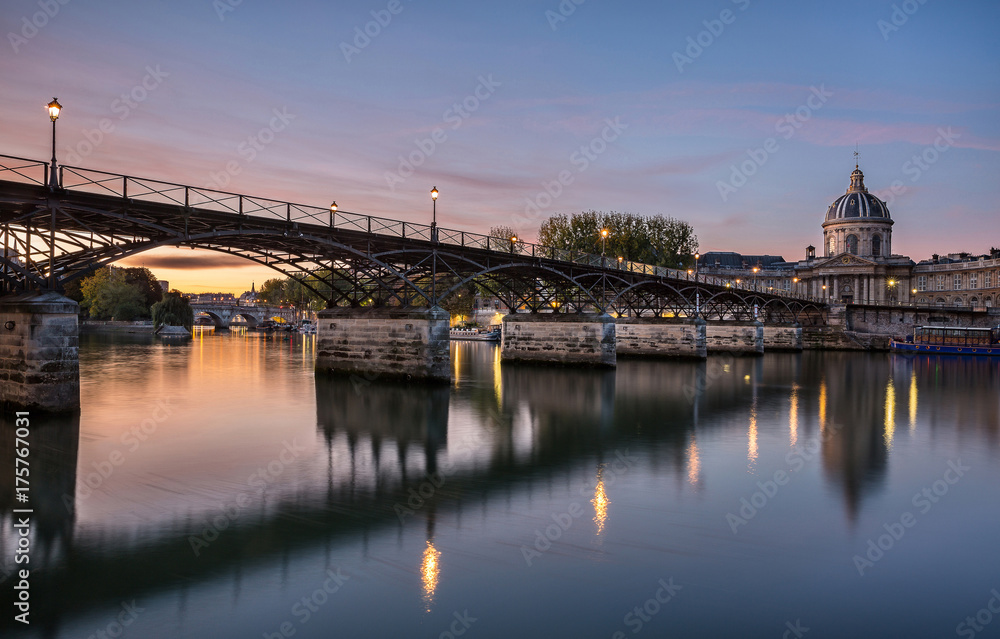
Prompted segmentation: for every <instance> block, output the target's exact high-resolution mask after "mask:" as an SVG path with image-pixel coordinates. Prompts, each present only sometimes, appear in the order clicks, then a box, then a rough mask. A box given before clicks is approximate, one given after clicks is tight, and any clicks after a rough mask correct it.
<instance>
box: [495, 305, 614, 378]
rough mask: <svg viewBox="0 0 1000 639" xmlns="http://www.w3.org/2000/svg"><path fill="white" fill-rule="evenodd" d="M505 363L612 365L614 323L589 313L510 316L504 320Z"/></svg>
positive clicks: (502, 346) (517, 314)
mask: <svg viewBox="0 0 1000 639" xmlns="http://www.w3.org/2000/svg"><path fill="white" fill-rule="evenodd" d="M500 358H501V359H502V360H503V361H508V362H534V363H541V364H573V365H584V366H614V365H615V364H616V363H617V360H616V357H615V320H614V318H612V317H611V316H610V315H596V314H589V313H512V314H510V315H506V316H505V317H504V318H503V337H502V339H501V349H500Z"/></svg>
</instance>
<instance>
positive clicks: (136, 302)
mask: <svg viewBox="0 0 1000 639" xmlns="http://www.w3.org/2000/svg"><path fill="white" fill-rule="evenodd" d="M80 291H81V292H82V294H83V300H82V302H81V306H83V307H84V308H86V309H87V312H88V313H89V314H90V317H92V318H93V319H103V320H106V319H115V320H121V321H125V322H130V321H132V320H137V319H143V318H146V317H149V307H148V306H146V303H145V298H144V295H143V292H142V290H141V289H140V288H139V287H138V286H135V285H134V284H129V283H128V282H127V281H126V278H125V274H124V273H123V272H122V270H121V269H111V268H109V267H104V268H101V269H98V270H97V271H96V272H95V273H94V274H93V275H91V276H90V277H88V278H86V279H85V280H84V281H83V282H82V283H81V284H80Z"/></svg>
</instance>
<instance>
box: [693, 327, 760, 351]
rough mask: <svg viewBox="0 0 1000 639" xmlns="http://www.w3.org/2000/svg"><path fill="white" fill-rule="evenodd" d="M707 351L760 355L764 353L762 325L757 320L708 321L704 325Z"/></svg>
mask: <svg viewBox="0 0 1000 639" xmlns="http://www.w3.org/2000/svg"><path fill="white" fill-rule="evenodd" d="M705 342H706V344H707V346H708V352H709V353H731V354H733V355H761V354H763V353H764V325H763V324H762V323H760V322H758V321H751V322H742V321H734V320H722V321H710V322H708V324H707V326H706V327H705Z"/></svg>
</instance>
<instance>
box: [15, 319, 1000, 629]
mask: <svg viewBox="0 0 1000 639" xmlns="http://www.w3.org/2000/svg"><path fill="white" fill-rule="evenodd" d="M205 339H206V343H208V344H220V343H221V342H210V341H209V340H211V339H218V338H205ZM196 347H197V344H195V345H194V346H193V347H192V348H196ZM213 348H214V347H213ZM288 348H289V349H291V350H293V351H294V349H300V348H301V349H302V353H303V357H305V356H306V353H307V351H308V342H303V343H302V344H301V345H297V344H296V343H290V344H289V347H288ZM452 348H453V349H454V350H453V357H452V361H453V369H454V370H453V372H454V375H453V383H452V385H451V387H440V386H426V387H424V386H407V385H404V384H400V383H392V382H384V381H381V380H378V379H373V380H369V379H364V378H359V377H323V376H318V377H317V378H316V379H315V396H316V398H317V399H316V428H317V436H318V438H319V439H320V440H321V443H322V449H323V453H324V456H323V458H322V459H316V460H312V462H311V463H312V466H310V467H308V468H307V469H306V472H302V473H299V474H297V475H296V476H295V480H294V485H292V486H288V487H283V488H282V489H281V490H276V491H274V492H273V493H268V494H276V495H277V497H275V498H272V499H270V500H269V501H267V502H266V503H264V502H262V501H260V499H259V496H258V495H256V494H255V495H253V496H252V501H253V503H251V505H249V506H248V507H247V508H246V509H245V510H244V511H243V512H242V513H241V514H240V516H239V517H238V518H236V519H235V520H233V521H231V522H229V523H227V525H226V528H225V529H224V530H222V531H220V533H219V540H218V541H217V542H214V543H212V544H211V545H210V547H208V548H206V549H205V550H204V551H203V552H200V553H199V554H197V555H196V554H195V553H194V552H192V544H191V537H192V535H200V534H202V533H203V531H204V529H205V523H206V521H209V520H210V515H211V514H217V511H213V510H212V509H211V508H209V509H207V510H206V511H204V512H196V511H189V512H188V513H185V512H182V511H181V510H177V511H175V512H172V513H164V514H163V517H164V519H163V520H161V521H157V522H153V524H152V525H150V526H149V527H147V528H143V527H141V526H140V527H139V528H138V529H131V530H130V529H128V528H127V527H126V528H125V529H122V528H119V527H118V526H117V525H116V522H115V521H93V520H91V521H89V522H88V523H87V525H85V526H83V525H81V524H80V522H79V521H77V516H76V515H75V514H74V513H75V510H74V509H72V508H67V506H66V504H64V499H63V495H76V502H77V505H78V506H79V505H80V504H81V503H82V500H81V499H80V490H81V489H82V488H83V487H81V486H80V485H78V484H77V481H78V477H85V476H86V475H87V474H89V472H90V471H91V467H92V466H93V463H92V462H93V461H95V460H91V459H88V460H86V462H84V461H83V460H81V467H80V468H78V467H77V457H78V447H79V436H80V424H79V422H78V421H76V420H70V421H65V420H64V421H56V420H47V421H46V422H45V423H44V425H42V424H39V426H38V427H36V429H35V430H34V431H33V435H32V436H33V441H32V458H31V459H32V469H33V470H32V482H33V483H32V500H33V501H32V505H33V507H34V508H35V515H34V517H35V519H34V522H35V524H34V526H35V527H34V529H33V538H32V547H33V555H32V576H33V578H32V586H31V588H32V601H33V602H34V603H33V613H34V614H35V615H37V616H34V617H33V619H37V620H38V625H37V626H36V627H43V628H44V631H43V633H42V634H43V636H45V635H52V636H54V635H55V633H56V632H57V631H58V630H59V629H60V627H62V626H63V625H64V624H71V623H73V622H74V620H76V619H78V618H79V617H80V616H82V615H85V614H87V613H88V612H89V611H91V610H93V609H94V608H95V607H113V606H115V605H117V604H118V602H120V601H122V600H132V599H134V598H139V599H142V598H151V597H153V596H156V595H158V594H161V593H169V592H173V593H180V594H179V595H178V598H177V602H178V603H177V606H178V608H177V610H176V611H175V613H174V614H175V615H176V616H177V618H178V619H181V620H183V618H184V615H185V603H184V602H185V596H184V595H183V593H185V592H187V590H188V589H189V588H191V587H194V586H197V585H199V584H204V583H206V582H209V581H218V580H220V579H227V580H229V581H230V583H231V596H232V599H233V601H238V600H239V599H240V597H241V592H242V589H243V575H244V574H245V573H247V572H250V571H256V570H259V569H262V568H264V569H266V568H267V567H268V566H269V565H273V564H274V563H275V562H278V561H280V563H281V566H282V567H283V568H282V571H283V574H285V572H286V571H287V570H288V566H289V562H290V561H291V559H290V558H291V556H292V555H301V554H302V553H303V552H306V551H309V550H322V549H325V553H326V555H325V556H326V557H327V562H328V565H329V563H330V562H329V556H330V552H331V547H332V546H335V545H337V544H348V543H352V542H353V540H358V539H360V540H361V544H362V555H363V556H365V557H370V552H371V550H370V548H369V545H368V544H369V539H370V538H371V536H372V535H374V534H377V533H382V532H386V531H392V530H396V531H398V535H399V536H400V539H401V536H402V535H403V531H404V530H407V529H409V527H413V526H419V527H422V530H423V534H424V537H425V548H424V551H423V553H422V555H421V557H420V558H419V565H416V564H415V565H414V566H412V570H413V571H414V572H416V573H418V574H419V576H420V589H421V590H420V592H419V593H414V594H415V596H417V597H419V598H421V599H422V603H423V605H424V606H425V607H426V609H427V610H431V609H433V608H434V606H435V596H436V592H437V591H438V589H439V587H440V584H441V582H442V580H446V579H447V578H448V575H447V573H446V572H445V571H444V570H443V568H442V565H443V563H444V562H443V560H442V556H441V554H442V550H441V549H440V548H439V547H438V546H437V545H436V535H437V532H438V531H437V525H438V520H439V519H440V517H441V515H442V514H447V515H448V520H449V522H456V524H455V525H457V526H458V527H459V528H461V525H462V524H461V522H462V517H463V514H467V513H468V512H469V511H472V512H475V511H477V510H482V512H483V513H485V512H486V509H487V508H491V507H493V506H488V504H492V503H494V502H496V501H497V500H500V501H501V502H503V501H506V502H507V503H508V504H509V503H510V500H511V499H512V496H513V495H515V494H518V495H522V496H523V495H527V497H526V499H527V500H528V501H529V502H530V501H531V500H532V499H533V495H534V494H535V493H536V492H541V493H543V494H544V493H545V492H546V491H549V490H551V487H552V485H553V484H567V485H578V484H582V485H585V486H589V487H590V490H592V492H591V493H590V494H588V495H587V499H586V504H587V505H588V507H589V508H591V509H592V510H591V511H590V512H589V513H587V514H586V519H588V520H590V519H592V520H593V534H594V535H595V536H600V535H602V534H603V533H604V531H605V528H606V526H607V525H609V523H610V522H613V519H614V507H613V506H614V499H616V498H615V497H610V498H609V493H608V490H607V487H606V486H605V480H606V479H608V478H607V477H606V474H607V473H609V472H610V471H609V470H608V468H609V467H610V466H609V465H610V464H611V463H612V462H614V461H615V455H616V452H618V453H620V452H621V451H623V450H627V451H629V452H628V455H629V456H630V458H631V459H634V460H635V463H637V464H638V465H639V466H641V467H642V469H643V472H644V473H647V474H649V475H650V476H652V477H654V478H660V480H659V481H662V480H669V481H670V482H672V483H673V484H674V485H675V486H676V487H677V490H682V491H685V490H693V491H695V492H696V493H697V492H698V491H700V490H703V487H704V485H705V484H706V483H708V482H712V481H716V476H718V477H719V480H718V481H723V480H724V479H725V477H726V476H727V475H729V474H732V473H734V472H739V473H743V472H746V469H744V468H742V467H740V468H736V469H735V470H733V469H732V468H725V467H721V466H720V465H719V463H718V460H715V461H710V460H706V459H703V457H702V455H703V452H702V451H703V449H704V446H703V443H704V442H705V441H706V440H709V441H713V442H716V443H718V442H722V443H723V446H722V449H723V450H724V449H726V447H733V448H739V449H742V450H743V451H744V453H742V454H743V455H745V457H746V464H747V465H749V466H751V467H753V465H754V464H755V463H758V462H757V459H758V456H759V455H761V454H763V453H765V452H767V451H766V449H767V447H768V446H773V445H774V444H773V443H766V442H765V441H763V440H764V433H760V434H758V432H757V430H758V423H762V421H761V420H762V419H763V418H762V416H763V415H768V416H770V417H769V419H770V421H769V423H771V424H773V423H785V424H787V433H785V434H784V435H782V436H781V438H780V439H781V440H784V441H787V442H788V445H789V446H798V445H802V446H803V447H805V444H806V443H808V442H812V443H814V444H815V445H816V450H817V452H818V455H819V458H820V459H821V464H822V473H823V476H824V477H825V480H826V482H827V483H828V485H829V486H832V487H836V489H837V490H838V491H839V493H840V494H841V496H842V501H843V505H844V519H845V520H846V521H848V522H851V521H853V520H854V518H855V517H856V516H857V512H858V509H859V507H860V505H861V504H862V502H863V500H864V499H865V498H866V496H867V495H870V494H872V493H873V491H878V490H879V488H880V486H881V485H882V484H883V483H884V481H885V476H886V473H887V470H888V465H889V462H888V460H889V457H890V455H889V452H890V450H891V447H892V445H893V440H894V438H895V437H899V434H900V432H902V431H903V430H904V429H905V430H906V431H907V432H909V431H913V430H914V429H916V428H917V425H916V424H917V422H918V419H917V414H918V413H919V414H920V415H921V416H922V419H923V420H924V421H925V422H926V423H927V424H929V427H930V429H931V432H932V434H933V432H934V431H935V430H936V429H938V428H945V427H947V428H948V429H953V428H956V427H957V428H959V429H974V430H975V431H977V432H975V433H974V434H976V435H977V436H984V437H985V438H987V439H988V440H990V441H992V442H994V443H996V440H997V435H998V432H1000V417H998V414H997V402H996V401H995V398H984V397H983V396H982V393H977V392H976V391H975V390H974V389H976V388H978V387H979V386H977V385H981V384H982V383H983V380H984V378H985V379H986V380H992V383H993V384H994V387H995V385H996V384H997V383H998V379H997V378H998V371H997V367H996V364H995V363H991V362H988V361H985V360H962V361H961V362H957V363H956V362H949V363H946V365H947V366H948V367H949V369H948V370H949V374H948V375H946V376H942V375H940V368H941V366H942V363H941V361H940V360H938V359H937V358H919V357H917V358H901V357H890V356H879V355H871V354H840V353H810V352H806V353H801V354H796V355H765V356H764V357H763V358H756V359H749V358H725V357H712V358H709V360H708V361H707V362H704V361H702V362H690V363H684V362H672V363H662V362H647V361H639V360H623V361H621V362H619V365H618V368H617V370H597V369H573V368H567V369H557V368H556V369H554V368H540V367H530V366H514V365H508V364H505V365H504V366H502V367H501V366H500V365H499V359H498V353H497V349H496V347H495V346H492V345H488V344H454V345H453V346H452ZM205 352H206V351H202V356H205ZM197 353H198V351H197V350H194V351H192V355H190V356H189V357H188V358H187V360H186V361H185V362H184V363H183V364H181V365H180V367H181V368H182V369H183V373H182V374H183V375H188V376H191V377H192V378H193V379H192V380H191V383H192V384H195V385H196V384H199V383H202V382H203V381H204V380H202V379H200V376H201V374H202V372H200V371H201V368H200V367H202V366H203V365H204V363H203V362H199V359H198V357H196V356H195V354H197ZM207 353H208V355H209V356H211V354H212V350H211V349H210V350H209V351H207ZM177 364H178V363H177V362H173V363H171V364H170V365H171V366H176V365H177ZM164 365H166V364H164ZM210 372H211V371H209V373H210ZM175 373H176V371H175ZM968 389H973V390H968ZM946 398H948V399H946ZM956 398H958V399H956ZM946 401H947V402H956V401H957V402H958V403H959V404H960V405H961V409H960V412H961V414H962V417H963V419H962V420H961V421H959V422H958V424H956V423H955V422H954V420H952V419H950V418H949V419H947V420H946V423H944V421H945V420H944V418H943V417H942V418H941V419H940V420H939V416H943V415H946V414H950V412H949V409H948V408H947V407H946V406H944V405H943V404H944V402H946ZM85 413H86V407H85ZM775 416H777V419H775ZM12 426H13V424H11V423H4V424H3V437H2V440H0V457H2V459H0V467H3V468H11V467H13V462H12V458H13V454H14V453H13V446H12V442H13V437H12V436H10V434H11V432H12ZM978 431H982V432H978ZM85 434H86V433H85ZM771 434H773V433H771ZM758 438H761V441H758ZM766 441H767V442H773V439H772V438H770V437H769V438H768V439H767V440H766ZM152 445H153V446H155V445H156V444H155V443H154V444H152ZM786 448H787V447H786ZM804 449H805V450H808V448H804ZM164 454H165V455H168V456H169V455H178V456H179V455H181V454H182V453H180V452H169V451H168V452H165V453H164ZM782 454H784V453H782ZM96 461H100V460H99V459H98V460H96ZM174 461H176V462H178V464H179V465H182V464H180V461H181V460H180V459H179V457H178V458H177V459H175V460H174ZM768 472H770V471H768ZM765 474H766V473H765ZM280 483H281V480H280V479H279V480H278V484H280ZM14 493H15V491H14V487H13V480H12V473H3V474H2V475H0V507H2V518H3V521H2V527H0V546H2V550H3V555H4V557H5V558H8V557H10V556H11V554H12V553H11V549H12V547H13V546H14V545H15V543H16V539H15V538H14V535H13V533H11V531H12V530H13V528H12V527H11V523H12V522H11V519H12V517H13V513H12V510H13V509H14V508H15V507H16V506H15V504H14V503H13V501H12V496H13V495H14ZM484 516H485V514H484ZM450 525H451V523H449V526H450ZM517 543H520V540H518V542H517ZM36 571H37V572H36ZM286 576H287V575H286ZM10 617H11V616H10V615H4V617H3V621H0V628H3V631H4V633H5V634H6V633H7V632H8V631H12V630H16V628H14V627H13V624H12V621H11V619H10ZM178 623H183V622H182V621H181V622H178Z"/></svg>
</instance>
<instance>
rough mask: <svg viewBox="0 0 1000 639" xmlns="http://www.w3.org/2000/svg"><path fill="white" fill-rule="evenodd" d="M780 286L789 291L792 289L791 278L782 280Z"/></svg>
mask: <svg viewBox="0 0 1000 639" xmlns="http://www.w3.org/2000/svg"><path fill="white" fill-rule="evenodd" d="M781 287H782V288H783V289H785V290H786V291H790V290H791V289H792V280H782V282H781Z"/></svg>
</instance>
